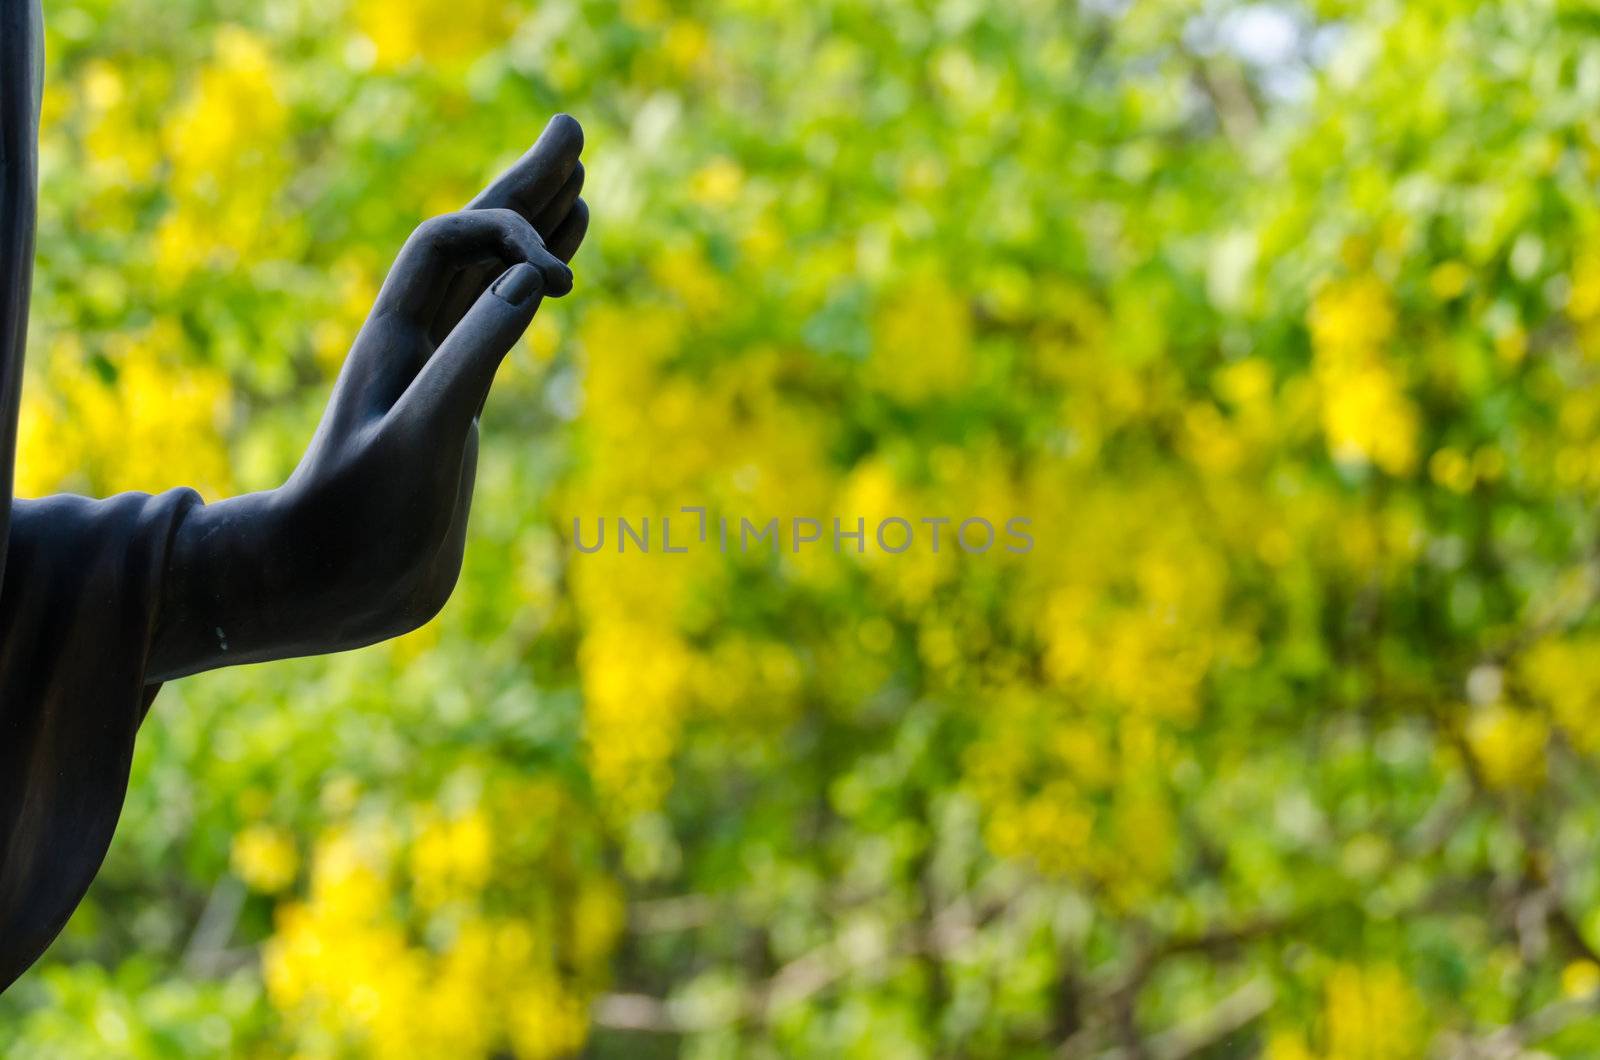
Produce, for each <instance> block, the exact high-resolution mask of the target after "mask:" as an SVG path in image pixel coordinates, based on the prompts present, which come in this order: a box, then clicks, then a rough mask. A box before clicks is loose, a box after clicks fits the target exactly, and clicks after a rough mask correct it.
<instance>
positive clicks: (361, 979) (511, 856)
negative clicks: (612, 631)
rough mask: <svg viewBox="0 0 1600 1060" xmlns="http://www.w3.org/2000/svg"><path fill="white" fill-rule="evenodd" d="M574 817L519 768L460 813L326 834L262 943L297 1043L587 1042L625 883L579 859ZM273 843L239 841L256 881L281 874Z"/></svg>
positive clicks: (473, 1045) (435, 1048)
mask: <svg viewBox="0 0 1600 1060" xmlns="http://www.w3.org/2000/svg"><path fill="white" fill-rule="evenodd" d="M578 820H579V818H578V817H577V816H576V815H574V814H573V813H572V806H571V801H570V799H568V798H567V797H566V796H564V795H563V794H562V792H561V790H560V789H559V788H558V787H557V786H556V785H554V784H551V783H546V782H537V781H535V782H512V783H508V784H505V785H501V786H498V787H496V788H495V789H493V790H491V791H489V792H487V793H485V795H484V796H483V798H482V800H481V801H480V802H478V803H476V804H474V805H472V806H470V807H468V808H466V809H464V810H463V811H462V812H460V813H459V814H456V815H454V816H450V815H444V814H441V813H440V812H439V811H438V810H437V809H436V808H435V807H434V806H431V805H429V806H422V807H418V808H417V810H416V811H415V812H414V813H412V814H411V815H409V817H408V818H407V819H406V823H405V826H404V827H401V828H396V827H395V826H394V825H393V824H392V823H390V822H384V823H382V824H364V823H360V822H352V823H351V824H349V825H346V826H342V827H337V828H334V829H332V830H330V831H329V832H327V833H326V834H324V835H323V836H322V838H321V839H320V840H319V841H318V842H317V844H316V848H315V850H314V851H313V854H312V857H311V860H310V886H309V892H308V894H307V895H306V897H305V898H304V899H303V900H295V901H290V902H287V903H285V904H283V905H281V906H279V908H278V911H277V921H278V923H277V930H276V932H275V934H274V935H273V937H272V940H271V941H270V942H269V943H268V945H267V947H266V951H265V953H264V956H263V971H264V975H265V979H266V985H267V991H268V996H269V997H270V998H271V1000H272V1002H273V1004H274V1005H275V1006H277V1007H278V1008H279V1009H280V1010H281V1011H282V1012H283V1013H284V1015H285V1018H286V1023H285V1028H284V1030H285V1034H286V1036H287V1037H288V1038H289V1040H291V1041H292V1042H293V1043H294V1046H295V1048H296V1050H297V1055H304V1056H338V1055H346V1053H347V1052H348V1051H349V1050H351V1049H356V1050H359V1051H363V1052H367V1053H370V1054H371V1055H376V1056H386V1057H390V1056H392V1057H419V1058H420V1057H435V1056H441V1055H453V1056H480V1055H488V1054H490V1053H492V1052H495V1051H497V1050H509V1051H510V1054H511V1055H515V1056H517V1057H525V1058H532V1060H538V1058H544V1057H558V1056H566V1055H570V1054H571V1053H573V1052H574V1051H575V1050H577V1049H578V1048H579V1047H580V1046H581V1045H582V1043H583V1041H584V1038H585V1036H586V1033H587V1026H588V1020H587V1006H588V1000H589V997H590V996H591V994H592V991H593V990H594V988H595V986H596V985H597V984H598V983H599V982H600V981H601V979H602V977H603V969H604V964H605V958H606V956H607V955H608V954H609V952H610V949H611V947H612V945H613V942H614V940H615V938H616V935H617V933H618V931H619V930H620V928H621V923H622V907H621V903H620V900H619V897H618V895H617V893H616V891H615V890H614V888H613V886H612V885H611V884H610V883H609V882H608V881H607V880H606V879H605V877H603V876H599V875H594V874H592V871H589V872H584V871H582V870H581V866H580V865H579V864H578V863H577V862H575V861H574V860H573V857H572V855H573V853H574V850H573V848H572V847H570V846H569V839H568V838H567V837H566V835H565V834H564V833H565V830H566V829H568V828H570V827H572V826H573V825H574V824H575V823H576V822H577V821H578ZM276 843H277V839H276V838H275V837H274V836H271V835H269V834H266V833H263V832H262V831H261V830H260V826H257V827H256V828H254V829H251V830H248V831H246V832H244V833H241V835H240V836H239V838H238V839H236V841H235V864H236V867H237V868H238V869H239V871H240V872H241V874H244V875H246V879H247V881H249V882H251V883H252V885H253V886H257V887H258V888H261V889H276V887H277V886H278V885H279V879H278V877H277V876H276V873H277V872H278V871H279V870H280V869H282V868H284V867H285V866H284V865H282V864H278V863H277V860H276V859H278V858H279V857H280V856H281V855H280V852H279V851H277V850H276V849H274V848H275V845H276ZM575 873H576V875H575ZM263 877H267V878H266V879H263ZM266 885H270V886H266ZM407 910H409V913H408V912H407Z"/></svg>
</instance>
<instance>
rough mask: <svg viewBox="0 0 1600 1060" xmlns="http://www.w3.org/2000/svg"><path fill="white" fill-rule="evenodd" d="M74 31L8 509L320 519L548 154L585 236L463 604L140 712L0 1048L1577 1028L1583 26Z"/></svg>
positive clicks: (1598, 653)
mask: <svg viewBox="0 0 1600 1060" xmlns="http://www.w3.org/2000/svg"><path fill="white" fill-rule="evenodd" d="M47 7H48V8H49V10H48V11H47V16H48V23H49V41H48V46H49V52H50V68H49V86H48V88H47V94H46V97H45V104H44V107H45V121H44V124H45V134H44V136H45V141H44V145H43V156H42V158H43V162H42V170H43V172H42V181H43V200H42V207H41V224H40V262H39V272H38V277H37V282H36V292H35V321H36V323H35V328H34V348H33V350H32V357H31V360H32V364H31V368H32V370H33V375H32V377H31V378H30V380H29V389H28V390H27V392H26V394H25V397H24V421H23V442H22V453H21V466H20V468H19V483H20V488H21V489H23V490H24V491H25V492H30V493H40V492H48V491H53V490H57V489H76V490H82V491H88V492H98V493H104V492H110V491H115V490H122V489H159V488H164V487H167V486H172V485H179V484H192V485H196V486H198V487H200V488H201V489H202V490H203V491H204V492H205V493H207V494H208V496H211V497H216V496H220V495H225V494H227V493H229V492H233V491H242V490H249V489H261V488H269V487H271V486H273V485H275V484H277V483H278V482H281V481H282V479H283V478H284V477H285V476H286V474H287V473H288V471H289V470H290V469H291V468H292V467H293V464H294V461H295V459H296V457H297V456H298V454H299V452H300V451H301V449H302V447H303V445H304V442H305V441H306V439H307V437H308V436H309V433H310V428H311V426H312V425H313V424H314V422H315V418H316V415H317V412H318V410H319V409H320V406H321V403H322V402H323V401H324V400H325V398H326V394H327V390H328V387H329V385H330V383H331V380H332V376H333V374H334V373H335V371H336V370H337V367H338V364H339V362H340V358H341V357H342V356H343V353H344V351H345V349H346V348H347V346H348V344H349V342H350V339H351V338H352V336H353V334H354V331H355V329H356V327H357V326H358V325H359V323H360V321H361V319H362V318H363V316H364V315H365V312H366V309H367V307H368V306H369V304H370V300H371V297H372V295H373V293H374V291H375V289H376V286H377V284H378V282H379V281H380V280H381V278H382V270H383V268H384V267H385V265H386V264H387V261H388V260H389V257H390V255H392V253H393V252H394V250H395V249H396V248H397V247H398V246H399V245H400V243H401V241H402V240H403V238H404V235H405V233H406V232H407V231H409V230H410V228H411V227H412V226H414V225H415V224H416V223H417V222H418V221H420V220H421V219H422V218H423V217H425V216H427V215H428V214H430V213H435V212H440V211H443V210H447V209H452V208H456V207H458V206H459V205H461V204H462V203H464V202H465V201H466V200H467V199H468V198H470V196H471V195H472V193H473V192H474V191H475V190H476V189H477V188H478V187H479V186H481V185H482V183H483V182H484V181H485V180H486V179H488V178H489V177H490V176H492V174H493V173H494V172H495V171H496V168H497V166H498V165H503V164H504V163H506V162H508V161H509V160H510V159H512V158H514V157H515V156H516V155H517V154H518V153H519V152H520V151H521V150H522V148H523V147H525V146H526V144H527V143H528V142H529V141H531V139H532V138H533V136H534V135H536V134H537V131H538V129H539V128H540V126H541V125H542V121H543V118H544V116H545V115H547V114H548V113H550V112H552V111H554V110H557V109H563V110H568V111H570V112H572V113H574V114H576V115H577V116H578V117H579V118H580V119H581V120H582V121H583V123H584V125H585V127H586V129H587V130H588V145H589V146H588V149H587V151H586V160H587V165H588V173H589V183H588V187H587V189H586V192H585V194H586V197H587V198H588V199H589V201H590V202H591V203H592V204H593V207H594V224H593V227H592V229H591V234H590V238H589V243H588V245H587V246H586V247H585V249H584V250H583V251H582V252H581V253H580V255H579V257H578V259H577V261H576V266H577V272H578V284H579V288H578V291H577V292H576V293H575V294H574V295H573V296H572V298H570V299H568V300H566V301H563V302H560V303H549V304H547V305H546V306H545V307H544V309H543V310H542V312H541V315H540V318H539V319H538V320H537V321H536V324H535V327H534V329H533V331H532V332H531V334H530V337H529V339H528V340H527V342H526V343H525V344H524V345H523V346H522V347H520V348H519V350H518V351H517V352H516V353H514V354H513V356H512V358H511V359H510V361H509V362H508V364H507V366H506V367H505V369H504V370H503V371H502V373H501V378H500V380H499V383H498V386H497V390H496V393H495V394H494V396H493V397H492V398H491V400H490V402H489V405H488V407H487V409H486V412H485V419H484V438H485V446H484V451H483V456H482V461H481V470H480V483H479V492H478V497H477V503H476V505H475V511H474V517H473V528H472V539H471V544H470V546H469V550H468V555H467V568H466V571H465V573H464V577H463V583H462V585H461V587H460V588H459V589H458V591H457V594H456V596H455V598H454V600H453V602H452V603H451V604H450V606H449V607H448V608H447V609H446V611H445V612H444V614H443V615H442V616H441V617H440V618H439V619H438V620H436V621H435V622H433V623H432V624H430V625H429V626H427V627H425V628H424V629H422V630H421V631H419V632H417V633H415V634H412V635H410V636H408V637H406V638H403V639H402V640H400V641H397V642H394V643H392V644H389V645H384V646H379V647H375V648H371V649H368V650H365V651H362V652H358V653H353V654H351V655H348V656H340V657H334V658H326V659H317V660H306V661H301V662H296V663H292V664H278V665H272V666H266V667H251V668H247V669H242V670H236V671H225V672H221V673H217V674H212V675H208V676H206V677H203V678H199V679H192V680H188V681H184V682H182V683H180V684H178V685H175V686H173V687H170V688H168V689H167V690H166V691H165V692H163V694H162V697H161V699H160V700H159V701H158V704H157V706H156V708H155V710H154V711H153V713H152V715H151V717H150V719H149V721H148V722H147V724H146V725H145V728H144V731H143V733H142V737H141V739H142V743H141V746H140V749H139V757H138V761H137V764H136V769H135V775H134V780H133V785H132V790H131V792H130V795H129V800H128V807H127V810H126V812H125V814H124V817H123V821H122V825H121V828H120V831H119V833H118V837H117V840H116V843H115V845H114V847H113V849H112V852H111V856H110V859H109V861H108V863H107V866H106V868H105V870H104V872H103V873H102V875H101V878H100V880H99V881H98V882H97V884H96V887H95V889H94V891H93V892H92V893H91V897H90V899H89V900H88V902H87V903H86V904H85V905H84V907H83V908H82V909H81V910H80V912H79V914H78V915H77V916H76V918H75V919H74V920H73V922H72V924H71V925H69V927H68V930H67V932H66V934H65V935H64V936H63V938H62V940H61V941H60V942H59V943H58V944H57V946H56V947H55V948H54V949H53V950H52V952H51V954H50V955H49V957H48V958H47V959H46V960H45V961H44V962H42V963H41V965H40V966H39V967H38V968H37V969H35V970H34V971H33V972H31V973H30V974H29V975H28V976H27V977H26V978H25V979H24V980H23V981H21V982H20V983H19V984H18V985H17V986H16V987H15V988H13V989H12V991H10V993H9V994H8V996H7V997H6V998H5V1000H4V1002H0V1012H3V1013H4V1015H5V1019H4V1021H3V1027H0V1045H3V1047H4V1049H5V1051H6V1053H7V1055H11V1056H19V1057H26V1056H41V1057H44V1056H49V1057H54V1056H61V1055H86V1056H87V1055H107V1054H115V1055H132V1056H168V1055H173V1056H179V1055H181V1056H190V1055H205V1054H242V1055H256V1054H260V1055H278V1054H282V1053H286V1052H289V1053H293V1054H295V1055H303V1056H344V1055H372V1056H383V1057H405V1056H413V1055H415V1056H421V1057H435V1056H445V1055H449V1056H475V1055H481V1056H491V1055H494V1056H501V1055H515V1056H518V1057H529V1058H542V1057H555V1056H563V1055H569V1054H572V1053H574V1052H580V1051H584V1052H587V1054H588V1055H594V1056H600V1057H609V1056H618V1057H621V1056H627V1057H639V1056H669V1055H685V1056H691V1057H705V1058H711V1057H723V1056H735V1055H739V1056H743V1055H752V1056H811V1055H815V1056H859V1057H892V1056H907V1057H911V1056H993V1057H1046V1056H1067V1057H1088V1056H1102V1055H1121V1056H1130V1057H1188V1056H1200V1055H1205V1056H1267V1057H1271V1058H1275V1060H1291V1058H1305V1057H1329V1058H1340V1060H1343V1058H1358V1057H1359V1058H1364V1060H1379V1058H1397V1060H1398V1058H1405V1057H1414V1056H1423V1055H1429V1054H1430V1053H1431V1054H1432V1055H1452V1056H1457V1055H1478V1054H1475V1053H1473V1050H1480V1051H1481V1055H1486V1056H1487V1055H1495V1056H1502V1055H1516V1050H1518V1049H1522V1048H1528V1049H1532V1048H1535V1047H1537V1048H1540V1049H1543V1050H1545V1051H1546V1052H1548V1053H1553V1054H1556V1055H1572V1056H1582V1055H1592V1054H1593V1052H1594V1050H1595V1049H1596V1048H1597V1047H1600V1045H1597V1043H1600V870H1597V868H1596V864H1597V863H1596V859H1595V858H1594V856H1593V850H1594V846H1593V839H1592V837H1593V835H1594V834H1595V833H1596V830H1597V828H1600V786H1597V784H1596V781H1595V775H1596V770H1595V767H1596V755H1597V754H1600V665H1597V664H1600V624H1597V623H1596V620H1595V617H1594V615H1595V601H1596V594H1597V593H1600V555H1597V549H1600V542H1597V540H1596V534H1595V527H1594V520H1593V516H1592V509H1593V506H1594V503H1595V501H1596V499H1597V495H1600V208H1597V204H1600V195H1597V188H1596V183H1597V181H1596V178H1597V176H1600V117H1597V116H1600V38H1597V37H1596V35H1595V30H1596V29H1597V28H1600V15H1597V13H1596V11H1595V9H1594V8H1593V7H1592V6H1590V5H1588V4H1585V3H1578V2H1575V0H1571V2H1569V0H1518V2H1516V3H1510V2H1506V3H1466V2H1460V0H1425V2H1419V0H1412V2H1405V3H1402V2H1399V0H1375V2H1372V3H1366V4H1349V3H1337V2H1332V0H1329V2H1323V3H1316V4H1311V5H1307V6H1291V5H1288V4H1282V5H1278V4H1238V5H1235V4H1229V3H1226V2H1221V0H1219V2H1209V3H1197V2H1189V0H1149V2H1140V3H1131V4H1121V3H1111V2H1093V3H1091V2H1087V0H1085V2H1082V3H1079V4H1077V5H1072V4H1060V3H1054V2H1045V0H1010V2H1008V3H1005V4H983V3H980V2H977V0H915V2H905V0H895V2H891V0H813V2H810V3H804V4H799V3H786V2H777V0H728V2H726V3H723V4H718V5H704V4H685V3H673V2H668V0H547V2H544V3H540V4H537V5H532V4H521V3H508V2H503V0H448V2H447V0H348V2H345V0H336V2H331V3H329V2H316V3H313V2H311V0H275V2H273V3H269V4H247V3H243V2H242V0H159V2H158V0H119V2H116V3H112V2H111V0H70V2H62V3H52V4H49V5H47ZM685 507H690V508H703V509H704V510H705V515H704V518H705V520H706V525H708V526H709V527H710V528H711V530H710V535H709V536H708V537H707V538H706V539H705V540H696V538H695V536H694V532H695V528H696V526H697V521H698V520H697V516H696V515H694V514H692V513H685V512H684V511H683V509H684V508H685ZM618 517H625V518H627V519H628V520H630V522H631V523H632V524H633V525H635V526H637V525H639V524H640V523H641V522H642V520H644V519H649V520H650V522H651V523H652V525H653V526H654V527H655V532H656V535H657V536H656V538H655V539H654V540H653V542H652V544H653V545H655V546H656V547H655V548H653V549H652V550H651V551H650V552H648V553H644V552H642V551H640V550H639V549H636V548H635V549H630V550H629V551H627V552H623V553H620V554H619V553H618V551H617V550H616V544H617V541H616V538H615V537H612V538H610V539H608V540H607V544H606V547H604V548H602V549H601V550H600V551H598V552H595V553H593V554H590V553H588V552H585V551H582V550H580V549H579V548H578V547H576V546H577V544H578V541H576V540H575V539H574V533H575V532H577V533H580V534H582V535H584V538H585V539H586V538H587V535H588V534H589V533H591V532H592V531H593V529H594V527H595V526H596V525H597V523H598V522H599V521H601V520H605V521H606V522H607V523H608V524H609V526H608V528H609V529H611V530H612V531H615V529H616V523H615V520H616V519H617V518H618ZM669 517H670V518H671V519H672V520H673V522H672V527H673V531H672V532H673V533H674V534H675V535H678V536H677V540H678V541H685V542H689V543H691V544H693V546H694V547H691V548H689V550H688V551H687V552H685V553H682V554H670V555H669V554H664V553H663V552H662V550H661V548H660V545H661V543H662V542H661V539H660V536H659V535H660V534H661V532H662V520H663V519H664V518H669ZM772 518H776V519H778V520H779V523H778V531H779V532H778V535H777V541H776V547H774V546H772V545H766V544H761V545H759V546H758V547H751V548H748V549H743V548H729V549H727V550H723V549H721V548H719V547H716V544H715V535H716V533H717V527H718V525H719V522H720V520H723V519H727V520H729V521H730V522H731V524H732V525H733V527H734V528H735V532H736V533H737V529H738V527H739V525H740V520H741V519H748V520H749V521H750V522H751V523H753V524H755V525H756V526H757V527H759V526H761V525H764V524H765V523H766V522H767V521H768V520H769V519H772ZM894 518H902V519H904V520H906V521H907V522H908V523H909V524H910V527H911V530H912V532H913V533H914V535H915V537H914V541H913V546H912V547H911V548H909V549H906V550H905V551H903V552H896V551H895V550H894V549H893V548H892V546H891V545H889V544H885V543H884V541H883V539H881V538H880V537H879V536H878V535H877V534H876V533H875V530H876V528H878V527H880V526H881V525H883V523H884V520H887V519H894ZM972 518H983V519H987V520H989V521H990V522H991V523H992V524H993V525H994V526H996V527H999V528H1002V533H1003V528H1005V527H1006V525H1007V522H1008V520H1011V519H1013V518H1024V519H1027V520H1029V521H1030V522H1029V523H1028V527H1029V533H1030V534H1031V537H1032V540H1033V543H1034V544H1033V548H1032V549H1031V551H1026V552H1019V551H1014V550H1008V549H1006V548H1005V547H1002V545H1000V544H997V545H996V546H995V547H992V548H990V549H987V550H977V549H971V550H969V549H967V548H964V547H961V545H962V542H961V541H960V540H958V539H957V538H956V537H955V536H954V535H956V534H957V533H958V529H959V527H960V524H961V523H962V522H963V521H965V520H968V519H972ZM796 519H814V520H816V521H817V524H818V529H819V533H820V535H821V536H820V540H819V541H818V542H817V543H815V544H808V545H804V546H802V545H799V544H795V543H793V536H794V532H795V530H796V529H797V524H795V523H794V520H796ZM835 519H839V520H840V521H841V527H842V528H843V529H844V530H853V529H854V528H855V527H856V526H857V520H858V519H860V520H861V525H863V526H864V527H865V531H866V532H865V537H864V540H863V542H862V548H861V550H860V551H857V548H856V545H855V542H854V540H853V539H846V540H845V541H844V542H843V547H842V548H838V549H836V548H835V547H834V546H835V544H837V543H838V541H837V540H836V538H835V533H836V529H835V527H834V525H833V520H835ZM929 519H935V520H937V519H949V520H950V522H949V523H948V524H934V523H928V522H925V521H924V520H929ZM807 525H809V524H807ZM941 526H942V529H943V532H944V534H945V537H944V539H943V542H942V545H941V547H940V548H939V549H937V550H935V549H934V547H933V545H932V540H931V537H930V531H931V530H933V529H937V528H940V527H941ZM898 533H899V531H891V536H890V538H889V541H891V542H892V541H894V540H897V539H898V536H897V535H898ZM1494 1049H1499V1050H1500V1051H1499V1052H1494V1051H1492V1050H1494ZM1117 1050H1120V1052H1118V1051H1117Z"/></svg>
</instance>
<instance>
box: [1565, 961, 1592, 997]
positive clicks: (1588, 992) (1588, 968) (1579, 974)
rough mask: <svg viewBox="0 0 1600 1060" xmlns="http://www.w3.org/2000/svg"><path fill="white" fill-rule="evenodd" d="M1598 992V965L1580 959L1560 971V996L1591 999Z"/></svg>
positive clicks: (1570, 962) (1569, 963)
mask: <svg viewBox="0 0 1600 1060" xmlns="http://www.w3.org/2000/svg"><path fill="white" fill-rule="evenodd" d="M1597 990H1600V964H1596V963H1595V962H1594V961H1591V960H1589V959H1588V958H1587V957H1580V958H1578V959H1577V960H1575V961H1569V962H1568V963H1567V965H1566V967H1564V968H1562V969H1561V994H1562V996H1563V997H1569V998H1573V999H1578V998H1587V997H1592V996H1593V995H1594V993H1595V991H1597Z"/></svg>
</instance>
